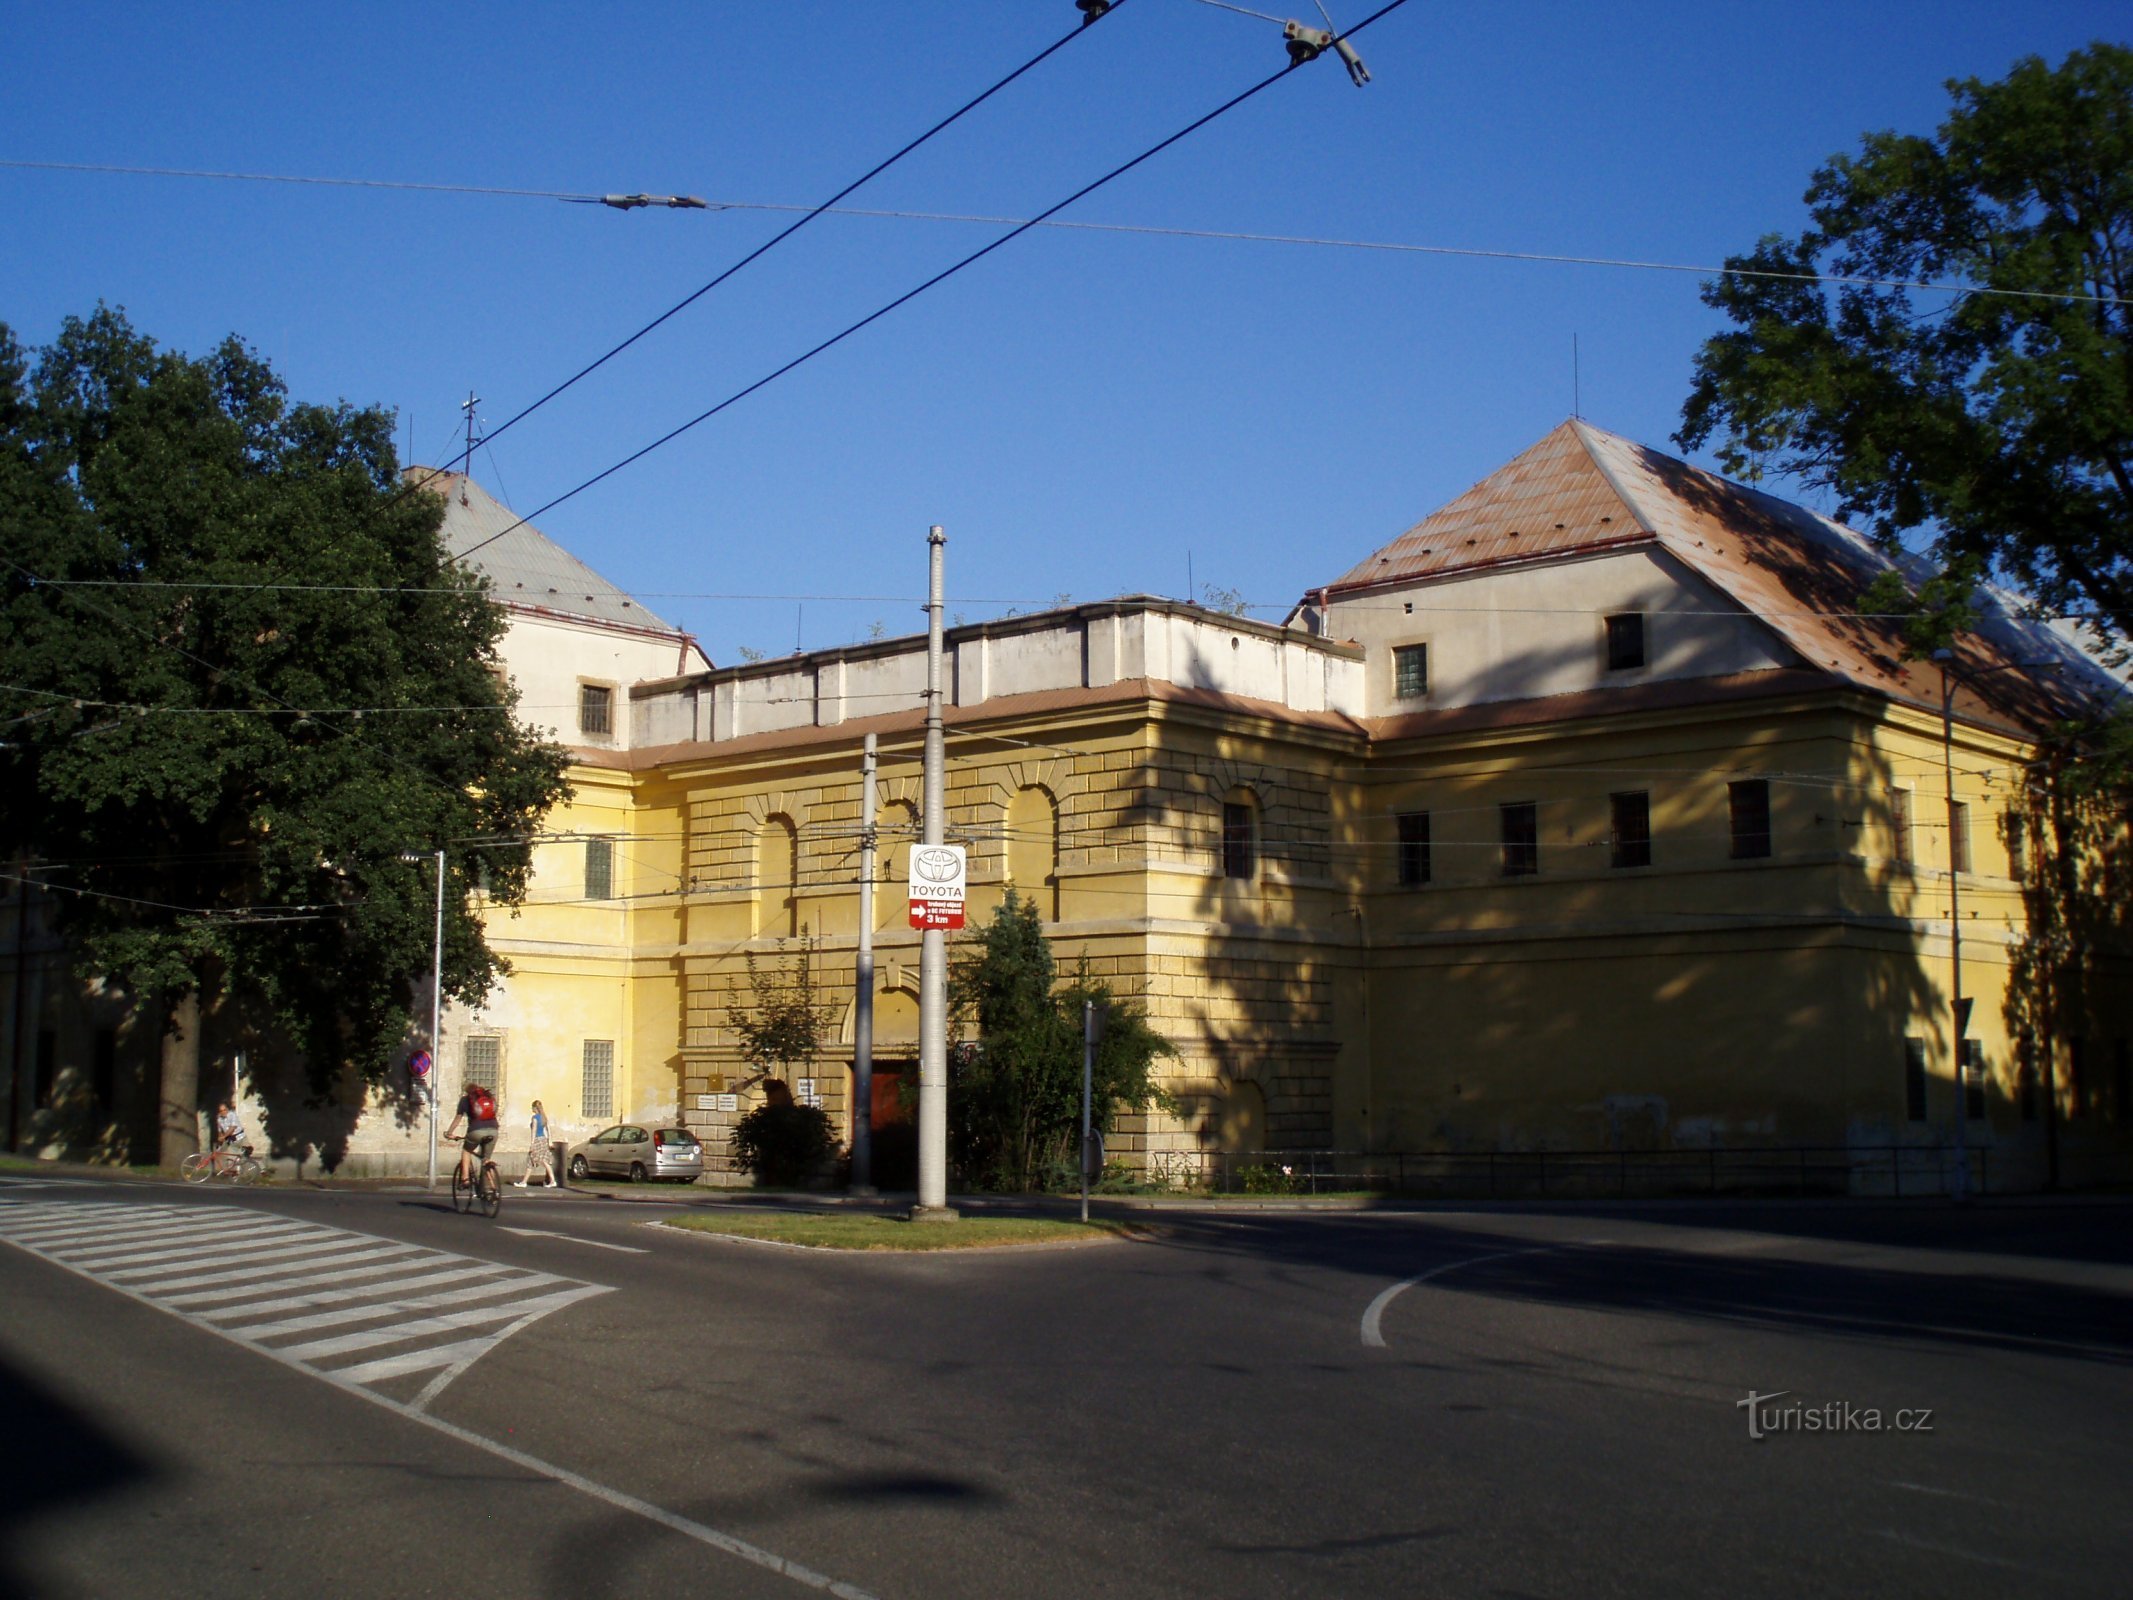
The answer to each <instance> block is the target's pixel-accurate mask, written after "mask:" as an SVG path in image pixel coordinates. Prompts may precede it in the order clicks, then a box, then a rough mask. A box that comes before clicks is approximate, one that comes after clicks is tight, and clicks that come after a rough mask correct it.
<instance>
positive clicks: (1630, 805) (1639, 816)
mask: <svg viewBox="0 0 2133 1600" xmlns="http://www.w3.org/2000/svg"><path fill="white" fill-rule="evenodd" d="M1607 799H1608V803H1609V805H1610V806H1611V807H1612V808H1613V812H1614V865H1616V866H1618V867H1648V866H1650V865H1651V864H1652V797H1651V795H1650V794H1649V793H1647V792H1646V791H1645V790H1642V789H1635V790H1631V791H1630V792H1629V793H1627V794H1613V795H1609V796H1608V797H1607Z"/></svg>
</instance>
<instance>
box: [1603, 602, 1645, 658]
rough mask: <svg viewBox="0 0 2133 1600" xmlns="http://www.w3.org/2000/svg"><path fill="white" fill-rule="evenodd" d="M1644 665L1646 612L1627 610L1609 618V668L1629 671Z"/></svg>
mask: <svg viewBox="0 0 2133 1600" xmlns="http://www.w3.org/2000/svg"><path fill="white" fill-rule="evenodd" d="M1643 665H1644V613H1643V612H1641V611H1625V612H1623V613H1622V614H1621V615H1619V616H1613V617H1609V618H1608V619H1607V670H1608V671H1609V672H1627V671H1629V670H1630V669H1631V668H1633V667H1641V666H1643Z"/></svg>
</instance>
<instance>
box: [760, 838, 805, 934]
mask: <svg viewBox="0 0 2133 1600" xmlns="http://www.w3.org/2000/svg"><path fill="white" fill-rule="evenodd" d="M799 882H800V840H799V835H798V833H797V832H795V830H794V828H793V825H792V822H791V819H789V818H786V817H765V818H764V819H763V825H762V826H761V827H760V828H758V829H757V830H756V835H755V931H756V936H757V937H758V938H764V939H789V938H791V937H792V936H793V935H794V934H796V933H798V932H799V931H800V928H799V920H800V919H799V907H800V895H799Z"/></svg>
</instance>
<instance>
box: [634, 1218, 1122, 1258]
mask: <svg viewBox="0 0 2133 1600" xmlns="http://www.w3.org/2000/svg"><path fill="white" fill-rule="evenodd" d="M664 1221H665V1225H666V1226H667V1227H669V1228H688V1229H690V1230H692V1231H694V1232H697V1233H723V1234H727V1235H729V1236H731V1237H733V1238H737V1239H767V1240H770V1241H772V1242H774V1243H777V1244H791V1245H800V1246H803V1247H805V1248H807V1249H812V1250H997V1249H1001V1248H1003V1247H1005V1246H1010V1245H1033V1244H1092V1243H1095V1242H1097V1241H1098V1240H1103V1239H1122V1238H1130V1237H1133V1236H1134V1235H1135V1234H1136V1233H1138V1232H1142V1231H1144V1230H1139V1229H1136V1228H1134V1227H1133V1226H1132V1225H1131V1224H1129V1223H1121V1222H1109V1221H1101V1222H1079V1221H1073V1220H1069V1219H1062V1218H1053V1217H961V1218H958V1219H957V1220H956V1221H954V1222H911V1221H909V1220H907V1219H905V1218H903V1217H886V1216H882V1215H881V1214H880V1213H878V1212H871V1211H869V1212H859V1213H843V1212H839V1213H832V1214H828V1215H813V1214H804V1215H803V1214H796V1213H793V1212H789V1211H772V1212H761V1213H755V1214H745V1213H730V1212H706V1211H695V1212H691V1213H689V1214H688V1215H687V1216H680V1217H668V1218H666V1219H664Z"/></svg>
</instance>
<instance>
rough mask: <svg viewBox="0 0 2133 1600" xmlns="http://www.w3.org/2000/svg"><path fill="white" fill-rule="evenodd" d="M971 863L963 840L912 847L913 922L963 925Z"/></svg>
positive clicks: (916, 925)
mask: <svg viewBox="0 0 2133 1600" xmlns="http://www.w3.org/2000/svg"><path fill="white" fill-rule="evenodd" d="M968 867H969V863H968V861H967V860H966V859H965V857H964V853H963V847H962V846H961V845H959V844H922V845H915V846H913V847H912V850H911V874H910V890H911V926H912V927H914V928H945V929H954V928H960V927H961V926H962V925H963V891H964V885H965V882H966V874H967V871H968Z"/></svg>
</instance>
